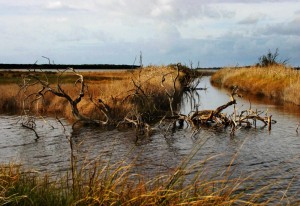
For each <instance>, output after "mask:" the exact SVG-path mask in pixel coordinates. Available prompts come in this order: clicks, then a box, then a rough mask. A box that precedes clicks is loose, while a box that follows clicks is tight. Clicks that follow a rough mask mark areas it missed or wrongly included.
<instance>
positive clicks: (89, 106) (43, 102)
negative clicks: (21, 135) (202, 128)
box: [0, 66, 183, 120]
mask: <svg viewBox="0 0 300 206" xmlns="http://www.w3.org/2000/svg"><path fill="white" fill-rule="evenodd" d="M81 74H82V75H83V76H84V80H85V82H86V85H87V86H88V87H87V89H86V91H85V96H84V98H83V99H82V101H81V102H80V103H79V104H78V108H79V111H80V112H81V113H82V114H84V115H85V116H88V117H91V118H99V119H101V118H102V117H101V113H100V112H98V110H97V108H96V107H95V105H94V103H92V102H91V100H90V98H92V99H93V100H94V101H95V102H98V99H99V98H101V99H102V100H103V102H105V103H106V104H108V105H109V106H110V107H111V108H112V111H111V112H112V115H113V116H115V117H116V118H117V117H119V119H122V118H124V117H125V116H126V114H128V112H130V111H132V110H135V109H138V110H143V109H144V110H152V111H151V112H153V111H154V109H155V108H156V109H158V110H159V109H167V110H168V109H169V103H168V99H167V95H166V92H165V90H164V88H163V87H162V86H161V80H162V76H163V75H164V74H169V75H167V76H166V81H165V83H164V84H165V86H166V88H167V90H168V91H172V89H173V82H172V76H173V77H175V75H176V70H175V69H174V67H171V66H148V67H146V68H144V69H141V70H134V71H109V72H82V73H81ZM5 75H8V76H12V75H13V74H12V73H11V72H10V73H8V74H5V73H4V74H3V75H2V76H5ZM22 75H24V72H23V73H22V72H17V74H15V75H13V76H14V77H15V78H18V82H20V83H21V80H22V79H21V76H22ZM46 76H47V79H48V80H49V82H50V83H51V85H52V86H53V88H56V86H55V85H56V82H57V74H55V73H47V74H46V75H41V78H42V79H44V80H46ZM182 76H183V74H182V73H181V77H182ZM8 78H9V77H8ZM75 80H76V76H74V75H73V74H71V73H65V74H64V75H63V76H62V77H61V83H62V88H63V89H64V90H65V91H66V93H67V94H68V95H70V96H71V97H72V98H76V97H77V96H78V95H79V91H80V88H79V85H77V87H76V86H74V82H75ZM15 81H16V79H11V82H9V81H8V80H7V81H6V84H0V90H2V91H4V92H2V94H1V97H0V109H2V111H4V112H14V113H15V112H16V111H20V109H21V106H22V104H21V101H20V100H21V99H24V97H25V96H26V95H30V94H32V93H34V92H36V91H38V90H39V89H41V88H42V87H41V86H40V85H34V86H31V87H29V88H28V89H27V90H26V92H25V93H23V92H21V93H18V92H19V90H20V88H19V87H18V85H17V84H15V83H14V82H15ZM133 81H134V82H135V84H137V85H138V86H140V87H141V89H142V90H143V92H145V93H146V95H147V97H148V99H147V100H148V101H146V103H147V104H144V103H145V102H143V105H142V104H138V102H137V101H141V99H142V98H138V97H137V96H138V95H141V94H138V95H137V94H136V87H135V86H134V83H133ZM176 87H177V90H178V91H180V89H181V88H180V84H179V81H178V82H177V83H176ZM139 93H141V91H139ZM34 97H35V96H31V98H29V99H28V100H27V103H28V102H30V100H32V98H34ZM127 97H128V98H127ZM125 100H126V101H125ZM26 105H28V104H26ZM31 110H34V111H38V112H43V113H49V114H50V113H52V114H58V115H63V116H64V117H66V118H68V119H70V120H72V118H73V117H72V112H71V108H70V106H69V103H68V102H67V101H66V100H65V99H64V98H61V97H57V96H54V95H53V94H51V93H50V92H48V93H47V94H46V95H45V96H44V99H40V100H38V101H36V102H34V103H33V104H31ZM142 112H143V111H142Z"/></svg>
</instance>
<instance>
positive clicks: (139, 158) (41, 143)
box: [0, 77, 300, 197]
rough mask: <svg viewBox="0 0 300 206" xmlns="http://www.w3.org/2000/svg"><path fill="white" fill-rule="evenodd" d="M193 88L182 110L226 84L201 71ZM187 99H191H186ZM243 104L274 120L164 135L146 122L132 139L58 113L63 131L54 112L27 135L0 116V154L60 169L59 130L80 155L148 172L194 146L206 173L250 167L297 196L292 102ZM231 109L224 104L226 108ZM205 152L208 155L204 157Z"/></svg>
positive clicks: (63, 158) (297, 145)
mask: <svg viewBox="0 0 300 206" xmlns="http://www.w3.org/2000/svg"><path fill="white" fill-rule="evenodd" d="M199 86H200V87H204V86H207V87H208V89H207V90H206V91H198V94H199V96H197V95H196V96H194V99H191V97H190V96H188V95H186V96H185V99H183V103H182V108H181V111H182V113H186V114H187V113H188V112H190V111H191V107H192V109H193V108H194V106H195V105H198V106H199V109H215V108H216V107H218V106H220V105H222V104H224V103H226V102H228V100H229V96H228V95H227V94H226V91H222V90H219V89H216V88H214V87H212V86H211V85H210V83H209V79H208V77H205V78H203V80H202V81H201V83H200V85H199ZM191 101H192V102H191ZM237 102H238V105H237V107H238V108H239V110H242V109H247V108H249V105H250V104H249V100H248V98H245V99H237ZM251 107H252V108H257V109H258V110H268V113H269V114H272V115H273V119H276V120H277V124H275V125H273V127H272V130H271V132H268V130H267V128H263V127H262V126H258V127H257V128H256V129H254V128H252V129H245V128H242V129H240V130H238V131H237V132H236V135H235V136H234V137H231V136H230V131H229V130H228V129H220V128H201V129H200V130H199V131H197V132H195V131H194V130H192V129H191V128H184V129H182V130H179V131H177V132H175V133H173V134H168V135H167V136H164V135H163V133H165V130H164V129H163V128H159V127H158V126H155V127H154V133H153V135H152V136H151V137H145V138H142V139H139V140H138V141H137V142H136V137H135V132H134V131H132V130H129V131H122V132H120V131H117V130H112V131H103V130H102V129H99V128H95V127H78V128H75V129H74V130H72V129H71V127H70V125H68V123H67V122H66V121H63V120H62V122H63V123H64V124H65V125H66V126H65V129H66V131H64V129H63V127H62V125H61V124H60V123H58V122H57V121H56V120H55V119H51V118H47V119H45V120H43V119H39V120H38V121H37V122H38V127H37V128H38V129H37V132H38V134H39V135H40V136H41V137H40V139H38V140H35V135H34V133H33V132H32V131H31V130H28V129H26V128H24V127H22V126H21V125H20V122H18V120H19V117H17V116H6V115H1V116H0V162H1V163H7V162H9V161H14V162H21V163H23V164H24V165H25V166H27V167H29V168H35V169H36V170H38V171H42V172H50V173H55V172H58V171H66V170H67V169H68V168H69V165H70V161H69V160H70V158H69V157H70V147H69V143H68V140H67V137H70V136H71V137H72V139H73V140H74V142H75V143H76V145H77V147H76V148H77V149H76V154H77V155H78V156H80V157H81V158H86V159H88V160H92V159H96V158H99V159H102V160H110V161H112V162H117V161H120V160H126V161H129V162H134V163H135V164H136V165H137V167H136V170H137V171H138V172H141V173H143V174H144V175H146V176H151V175H153V174H156V173H157V172H166V171H171V170H172V169H174V168H175V167H176V166H178V164H179V163H180V162H182V161H183V159H184V158H185V157H186V156H187V155H189V154H191V153H192V152H193V151H194V150H195V148H196V150H197V153H196V155H195V156H194V157H193V159H192V162H197V161H200V162H203V161H205V160H207V163H206V164H205V167H204V169H203V170H204V171H205V173H207V174H208V175H211V176H218V175H222V174H223V172H224V171H226V169H227V168H228V166H229V165H232V168H233V170H234V172H233V174H232V175H233V176H247V175H249V174H252V175H253V176H254V177H255V179H256V180H257V185H263V184H264V183H265V182H269V181H272V180H274V181H278V182H280V184H278V186H274V188H276V187H278V188H276V191H278V190H279V191H281V190H282V191H285V189H286V188H287V187H288V185H289V183H292V184H291V186H290V188H289V191H290V192H291V193H292V194H294V195H296V196H299V197H300V195H299V193H298V191H300V135H298V134H297V133H296V127H297V123H298V122H299V117H300V108H298V107H294V106H289V105H276V104H273V103H272V102H262V101H259V100H257V99H251ZM227 112H228V113H229V112H231V111H230V109H229V110H228V111H227ZM210 158H212V159H211V160H208V159H210Z"/></svg>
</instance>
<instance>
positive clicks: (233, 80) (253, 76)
mask: <svg viewBox="0 0 300 206" xmlns="http://www.w3.org/2000/svg"><path fill="white" fill-rule="evenodd" d="M211 82H212V83H213V84H214V85H219V86H223V87H226V88H232V87H233V86H235V85H237V86H239V88H240V90H242V91H245V92H248V93H251V94H254V95H259V96H266V97H269V98H274V99H277V100H279V101H287V102H292V103H294V104H297V105H300V93H299V92H298V91H299V89H300V73H299V71H298V70H294V69H292V68H290V67H287V66H285V65H272V66H268V67H256V66H253V67H250V68H224V69H221V70H219V71H217V72H216V73H215V74H213V75H212V77H211Z"/></svg>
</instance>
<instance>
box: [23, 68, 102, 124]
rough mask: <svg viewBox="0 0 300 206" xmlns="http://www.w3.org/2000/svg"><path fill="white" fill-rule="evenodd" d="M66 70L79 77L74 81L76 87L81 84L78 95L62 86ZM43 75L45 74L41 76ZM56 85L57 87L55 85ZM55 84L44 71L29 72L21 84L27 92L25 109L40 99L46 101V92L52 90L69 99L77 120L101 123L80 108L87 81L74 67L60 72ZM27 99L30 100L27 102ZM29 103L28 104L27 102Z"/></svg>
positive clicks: (51, 91) (57, 94) (28, 108)
mask: <svg viewBox="0 0 300 206" xmlns="http://www.w3.org/2000/svg"><path fill="white" fill-rule="evenodd" d="M66 72H71V74H73V75H75V76H77V77H78V79H77V80H76V81H75V82H74V86H75V87H76V86H77V84H79V85H80V86H79V91H78V95H77V97H75V98H72V97H71V96H70V95H69V94H68V93H67V92H66V91H65V90H64V89H63V87H62V82H61V81H62V80H61V79H62V75H63V74H65V73H66ZM41 75H43V76H41ZM36 85H37V86H38V87H40V89H39V90H38V91H36V92H31V93H30V94H29V95H26V91H27V90H28V89H29V88H30V87H33V86H36ZM55 86H56V87H55ZM55 86H53V85H52V84H51V83H50V82H49V80H48V77H47V75H46V74H45V73H43V71H42V70H41V71H40V72H36V71H34V72H30V73H29V74H27V75H25V76H23V84H22V85H21V90H20V91H21V92H22V93H23V94H25V98H24V100H23V111H26V110H30V108H31V105H32V104H33V103H34V102H36V101H38V100H39V99H42V101H44V98H45V94H46V93H48V92H50V93H51V94H53V95H55V96H58V97H61V98H64V99H66V100H67V101H68V103H69V105H70V107H71V111H72V114H73V116H74V118H75V119H76V120H77V121H84V122H89V123H99V122H97V121H96V120H93V119H91V118H88V117H86V116H84V115H82V114H81V113H80V111H79V110H78V103H79V102H80V101H81V100H82V98H83V97H84V93H85V88H86V85H85V82H84V78H83V76H82V75H81V74H79V73H77V72H76V71H75V70H74V69H73V68H67V69H65V70H63V71H60V72H59V75H58V76H57V83H56V85H55ZM27 101H29V102H28V103H27ZM26 103H27V104H26Z"/></svg>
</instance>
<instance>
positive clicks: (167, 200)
mask: <svg viewBox="0 0 300 206" xmlns="http://www.w3.org/2000/svg"><path fill="white" fill-rule="evenodd" d="M199 164H200V165H201V163H199ZM197 168H199V167H197ZM133 169H134V165H133V164H128V163H126V162H124V161H121V162H117V163H115V164H110V163H101V162H100V161H99V162H98V161H95V162H94V163H90V164H87V165H85V166H84V167H83V168H81V169H80V170H78V171H77V173H76V177H75V178H74V179H73V180H72V181H71V182H70V177H68V175H67V176H66V177H61V178H57V179H55V180H54V179H52V178H49V176H48V175H42V174H39V173H37V172H34V171H28V170H24V169H23V168H22V167H20V166H19V165H13V164H9V165H0V187H1V191H0V204H1V205H57V206H58V205H266V204H268V203H270V201H276V202H277V203H279V202H280V201H282V203H284V201H285V200H280V195H279V196H277V194H274V197H273V196H272V197H268V198H266V197H264V194H265V193H266V192H267V191H268V190H269V189H270V188H271V187H272V184H270V185H268V186H266V187H257V188H256V189H255V190H254V191H253V189H254V188H255V185H252V186H251V187H249V188H248V187H243V186H242V185H243V183H244V182H245V181H246V180H247V178H241V177H238V178H230V175H228V176H226V175H225V176H224V177H223V178H221V179H218V180H216V179H207V178H205V177H202V176H201V169H200V171H199V170H198V171H197V170H195V168H193V167H185V168H181V167H180V166H179V167H178V168H177V169H176V170H175V171H174V172H171V173H170V174H157V175H156V176H155V177H153V178H151V179H145V178H144V177H143V176H141V175H139V174H136V173H133V172H132V170H133ZM192 172H194V176H193V177H190V179H187V178H186V175H187V174H189V173H192ZM241 188H243V189H241ZM262 197H264V198H265V199H263V198H262ZM293 201H295V200H293Z"/></svg>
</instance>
